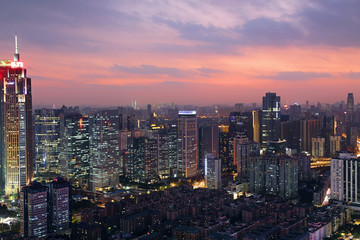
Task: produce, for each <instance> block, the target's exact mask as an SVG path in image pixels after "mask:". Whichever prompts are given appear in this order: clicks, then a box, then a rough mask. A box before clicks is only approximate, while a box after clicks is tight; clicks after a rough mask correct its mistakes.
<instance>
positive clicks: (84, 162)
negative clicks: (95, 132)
mask: <svg viewBox="0 0 360 240" xmlns="http://www.w3.org/2000/svg"><path fill="white" fill-rule="evenodd" d="M63 111H64V117H63V118H62V119H61V126H60V129H61V154H60V162H61V167H62V171H61V172H62V176H63V177H65V178H67V179H69V180H70V181H71V182H72V183H73V185H75V186H81V187H88V186H89V185H88V184H89V175H90V165H89V161H90V142H89V117H88V116H83V115H81V114H80V113H79V112H78V111H77V110H76V109H75V110H74V111H72V110H71V109H64V110H63Z"/></svg>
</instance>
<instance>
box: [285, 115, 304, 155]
mask: <svg viewBox="0 0 360 240" xmlns="http://www.w3.org/2000/svg"><path fill="white" fill-rule="evenodd" d="M281 139H285V140H286V146H287V147H288V148H291V149H296V151H298V152H300V121H286V122H281Z"/></svg>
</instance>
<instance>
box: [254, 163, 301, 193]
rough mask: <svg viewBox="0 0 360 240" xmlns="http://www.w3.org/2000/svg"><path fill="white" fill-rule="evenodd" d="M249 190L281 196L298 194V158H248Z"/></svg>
mask: <svg viewBox="0 0 360 240" xmlns="http://www.w3.org/2000/svg"><path fill="white" fill-rule="evenodd" d="M250 190H251V191H252V192H254V193H266V194H271V195H277V196H280V197H283V198H296V197H297V196H298V159H296V158H290V157H267V158H260V157H254V158H251V160H250Z"/></svg>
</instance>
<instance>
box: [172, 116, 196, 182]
mask: <svg viewBox="0 0 360 240" xmlns="http://www.w3.org/2000/svg"><path fill="white" fill-rule="evenodd" d="M198 156H199V155H198V129H197V118H196V111H179V115H178V166H177V171H178V176H181V177H185V178H190V177H194V176H196V174H197V169H198Z"/></svg>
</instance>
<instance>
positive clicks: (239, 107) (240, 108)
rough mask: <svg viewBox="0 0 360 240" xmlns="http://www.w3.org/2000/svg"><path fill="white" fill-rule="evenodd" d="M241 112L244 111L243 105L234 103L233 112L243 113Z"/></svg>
mask: <svg viewBox="0 0 360 240" xmlns="http://www.w3.org/2000/svg"><path fill="white" fill-rule="evenodd" d="M243 111H244V104H242V103H235V112H243Z"/></svg>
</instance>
